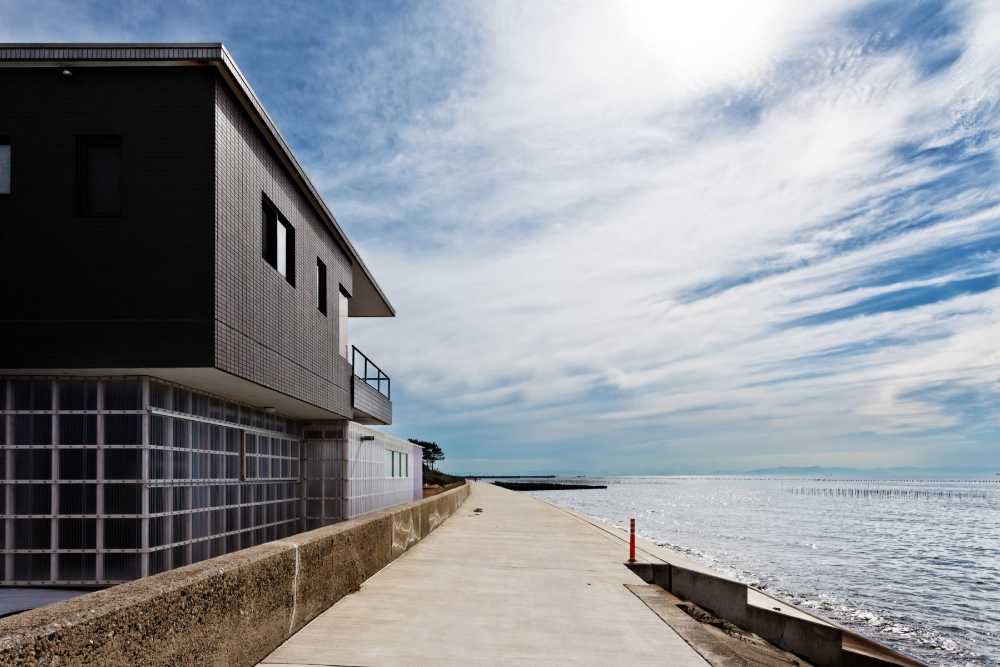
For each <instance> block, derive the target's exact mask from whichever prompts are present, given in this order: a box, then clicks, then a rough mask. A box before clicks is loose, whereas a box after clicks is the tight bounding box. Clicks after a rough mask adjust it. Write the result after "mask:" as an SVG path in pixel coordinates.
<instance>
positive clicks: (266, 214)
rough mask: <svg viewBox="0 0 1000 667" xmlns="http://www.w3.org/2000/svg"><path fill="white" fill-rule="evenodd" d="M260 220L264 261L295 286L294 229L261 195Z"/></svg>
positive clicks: (269, 201) (265, 197)
mask: <svg viewBox="0 0 1000 667" xmlns="http://www.w3.org/2000/svg"><path fill="white" fill-rule="evenodd" d="M261 219H262V226H263V229H262V230H261V236H262V240H263V244H262V246H263V251H264V259H265V261H267V263H268V264H270V265H271V266H272V267H274V269H275V270H276V271H277V272H278V273H280V274H281V275H283V276H284V277H285V280H287V281H288V283H289V284H290V285H292V286H293V287H294V286H295V228H294V227H292V225H291V224H289V222H288V220H286V219H285V216H283V215H281V213H280V212H279V211H278V209H277V207H276V206H275V205H274V204H272V203H271V200H269V199H268V198H267V196H263V195H262V205H261Z"/></svg>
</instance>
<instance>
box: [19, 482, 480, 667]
mask: <svg viewBox="0 0 1000 667" xmlns="http://www.w3.org/2000/svg"><path fill="white" fill-rule="evenodd" d="M468 496H469V486H468V484H465V485H463V486H461V487H458V488H455V489H452V490H450V491H447V492H445V493H442V494H439V495H437V496H433V497H431V498H426V499H424V500H421V501H418V502H415V503H412V504H409V505H402V506H399V507H395V508H390V509H387V510H383V511H380V512H374V513H372V514H368V515H365V516H363V517H359V518H357V519H353V520H351V521H345V522H342V523H338V524H335V525H332V526H327V527H325V528H318V529H316V530H311V531H308V532H305V533H300V534H298V535H293V536H291V537H287V538H285V539H283V540H279V541H276V542H268V543H267V544H262V545H260V546H257V547H252V548H250V549H244V550H242V551H236V552H234V553H231V554H226V555H224V556H219V557H217V558H212V559H209V560H205V561H202V562H200V563H195V564H193V565H188V566H186V567H182V568H178V569H176V570H171V571H169V572H164V573H162V574H158V575H155V576H152V577H147V578H145V579H140V580H138V581H133V582H130V583H127V584H121V585H119V586H113V587H111V588H107V589H105V590H102V591H97V592H94V593H90V594H88V595H84V596H81V597H78V598H73V599H72V600H67V601H65V602H60V603H58V604H54V605H50V606H48V607H42V608H40V609H34V610H32V611H28V612H25V613H23V614H18V615H16V616H11V617H9V618H6V619H3V620H0V664H3V665H13V664H23V665H66V664H72V665H75V664H100V665H181V664H189V665H193V664H198V665H202V664H220V665H255V664H257V662H259V661H260V660H261V659H263V658H264V657H265V656H267V655H268V654H269V653H271V651H273V650H274V649H275V648H277V647H278V646H279V645H280V644H281V643H282V642H284V641H285V639H287V638H288V637H289V636H291V635H292V634H294V633H295V632H296V631H297V630H299V629H300V628H301V627H302V626H304V625H305V624H306V623H308V622H309V621H311V620H312V619H313V618H315V617H316V616H317V615H319V614H320V613H321V612H323V611H324V610H325V609H327V608H328V607H330V606H331V605H332V604H334V603H335V602H337V600H339V599H341V598H342V597H344V596H345V595H347V594H349V593H352V592H354V591H356V590H358V589H359V588H360V586H361V583H362V582H363V581H364V580H365V579H367V578H368V577H370V576H371V575H373V574H374V573H375V572H377V571H378V570H380V569H381V568H383V567H384V566H386V565H387V564H389V563H390V562H392V561H393V560H394V559H395V558H397V557H398V556H399V555H400V554H402V553H403V552H405V551H406V550H407V549H409V548H410V547H411V546H413V545H414V544H415V543H416V542H418V541H420V540H421V539H422V538H423V537H425V536H426V535H428V534H429V533H430V532H431V531H433V530H434V529H435V528H437V527H438V526H439V525H441V523H442V522H443V521H444V520H445V519H447V518H448V517H449V516H451V515H452V514H454V513H455V512H456V511H457V510H458V508H459V506H460V505H461V504H462V503H463V502H464V501H465V499H466V498H467V497H468Z"/></svg>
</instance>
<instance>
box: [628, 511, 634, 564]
mask: <svg viewBox="0 0 1000 667" xmlns="http://www.w3.org/2000/svg"><path fill="white" fill-rule="evenodd" d="M628 562H630V563H634V562H635V519H634V518H633V519H629V520H628Z"/></svg>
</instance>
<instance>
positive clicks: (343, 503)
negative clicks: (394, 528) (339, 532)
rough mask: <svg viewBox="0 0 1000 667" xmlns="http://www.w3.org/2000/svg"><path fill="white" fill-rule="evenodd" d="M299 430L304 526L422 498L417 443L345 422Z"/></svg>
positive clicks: (419, 453)
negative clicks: (301, 448)
mask: <svg viewBox="0 0 1000 667" xmlns="http://www.w3.org/2000/svg"><path fill="white" fill-rule="evenodd" d="M303 433H304V438H305V440H304V443H303V447H304V448H305V454H304V463H303V469H304V472H303V475H304V477H305V493H306V503H305V523H306V527H307V528H310V529H312V528H318V527H320V526H324V525H326V524H329V523H332V522H334V521H342V520H345V519H353V518H354V517H357V516H360V515H362V514H366V513H368V512H374V511H376V510H380V509H384V508H386V507H392V506H393V505H399V504H402V503H409V502H413V501H414V500H419V499H420V498H421V497H422V496H423V465H422V456H423V450H422V449H421V448H420V447H419V446H418V445H414V444H412V443H410V442H407V441H405V440H400V439H399V438H396V437H393V436H391V435H388V434H386V433H382V432H381V431H376V430H374V429H371V428H367V427H365V426H362V425H361V424H357V423H355V422H347V421H344V422H338V423H333V424H307V425H306V426H305V429H304V431H303ZM393 452H395V453H396V454H397V456H396V457H395V458H393V456H392V454H393ZM403 461H405V463H401V462H403Z"/></svg>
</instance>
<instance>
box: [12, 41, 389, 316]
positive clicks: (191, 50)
mask: <svg viewBox="0 0 1000 667" xmlns="http://www.w3.org/2000/svg"><path fill="white" fill-rule="evenodd" d="M149 65H156V66H164V65H173V66H187V67H205V66H214V67H215V68H216V69H217V70H218V71H219V73H220V74H222V78H223V80H224V81H225V82H226V83H227V84H228V85H229V88H230V89H231V90H232V91H233V93H234V94H235V95H236V97H237V99H239V100H240V102H241V103H242V104H243V106H244V108H245V109H246V110H247V112H248V113H249V114H250V117H251V118H252V119H253V120H254V122H255V123H256V125H257V127H258V128H259V129H260V130H261V133H262V134H263V135H264V138H265V139H266V140H267V141H268V143H269V144H270V145H271V147H272V148H273V149H274V151H275V152H276V153H277V155H278V157H279V159H281V160H282V161H283V162H284V163H285V166H286V167H287V168H288V170H289V172H290V173H291V175H292V178H293V180H295V181H297V182H298V184H299V186H300V187H301V188H302V191H303V192H304V193H305V195H306V198H307V199H309V201H310V203H311V204H312V205H313V208H314V209H315V210H316V212H317V213H318V214H319V216H320V219H321V220H323V221H324V222H325V223H326V225H327V228H328V229H329V231H330V233H331V234H332V235H333V237H334V239H335V240H336V241H337V242H338V243H339V244H340V245H341V246H343V248H344V249H345V250H346V251H347V253H348V255H349V256H350V257H351V264H352V266H353V282H354V293H353V294H352V295H351V297H352V298H351V300H350V315H351V316H352V317H394V316H395V315H396V311H395V309H394V308H393V307H392V304H391V303H389V299H388V297H386V295H385V293H384V292H383V291H382V288H381V287H379V285H378V283H377V282H375V278H374V277H373V276H372V274H371V271H369V270H368V267H367V266H365V263H364V262H363V261H362V259H361V255H360V254H359V253H358V251H357V249H356V248H355V247H354V245H353V244H352V243H351V241H350V239H348V238H347V234H345V233H344V230H343V229H341V227H340V224H339V223H338V222H337V219H336V218H335V217H334V215H333V213H331V212H330V209H329V208H327V206H326V203H325V202H324V201H323V198H322V197H321V196H320V194H319V192H318V191H317V190H316V187H315V186H314V185H313V184H312V181H310V180H309V177H308V176H307V175H306V172H305V170H304V169H303V168H302V165H301V164H299V161H298V160H297V159H296V158H295V155H294V154H293V153H292V149H291V148H289V146H288V142H286V141H285V138H284V137H283V136H282V135H281V132H280V131H279V130H278V127H277V126H276V125H275V124H274V121H273V120H271V117H270V116H269V115H268V113H267V111H266V110H265V109H264V105H263V104H262V103H261V101H260V98H259V97H257V93H255V92H254V90H253V88H251V87H250V84H249V82H248V81H247V79H246V77H245V76H243V72H241V71H240V68H239V67H237V66H236V61H234V60H233V58H232V56H231V55H229V51H227V50H226V47H225V46H224V45H223V44H222V43H221V42H212V43H189V44H188V43H179V44H126V43H107V44H104V43H101V44H87V43H69V44H43V43H25V44H10V43H6V44H4V43H0V67H11V66H14V67H80V66H83V67H128V66H149Z"/></svg>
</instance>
